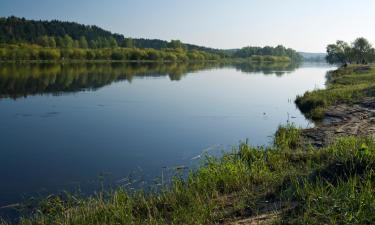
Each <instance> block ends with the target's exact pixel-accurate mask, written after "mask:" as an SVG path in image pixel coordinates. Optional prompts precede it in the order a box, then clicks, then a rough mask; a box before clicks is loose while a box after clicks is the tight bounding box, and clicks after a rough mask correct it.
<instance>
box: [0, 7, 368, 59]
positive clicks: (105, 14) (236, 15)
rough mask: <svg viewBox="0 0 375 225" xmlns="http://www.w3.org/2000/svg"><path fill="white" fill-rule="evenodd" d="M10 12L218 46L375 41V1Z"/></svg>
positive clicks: (318, 48) (314, 46)
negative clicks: (338, 40)
mask: <svg viewBox="0 0 375 225" xmlns="http://www.w3.org/2000/svg"><path fill="white" fill-rule="evenodd" d="M9 15H15V16H20V17H26V18H29V19H48V20H49V19H59V20H68V21H75V22H78V23H84V24H90V25H98V26H100V27H102V28H104V29H107V30H110V31H112V32H116V33H121V34H124V35H125V36H128V37H144V38H159V39H164V40H170V39H180V40H182V41H183V42H187V43H193V44H198V45H204V46H209V47H215V48H238V47H243V46H247V45H253V46H264V45H277V44H283V45H285V46H287V47H292V48H294V49H297V50H300V51H310V52H324V51H325V46H326V45H327V44H328V43H331V42H334V41H335V40H337V39H342V40H345V41H348V42H351V41H352V40H353V39H355V38H356V37H358V36H364V37H367V38H368V39H369V40H370V41H371V42H373V43H375V42H374V41H375V23H374V22H375V1H373V0H133V1H130V0H24V1H21V0H0V16H9Z"/></svg>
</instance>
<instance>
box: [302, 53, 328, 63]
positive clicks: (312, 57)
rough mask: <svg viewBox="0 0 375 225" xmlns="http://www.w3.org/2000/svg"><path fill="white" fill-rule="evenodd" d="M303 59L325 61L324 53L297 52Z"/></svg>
mask: <svg viewBox="0 0 375 225" xmlns="http://www.w3.org/2000/svg"><path fill="white" fill-rule="evenodd" d="M298 53H299V54H300V55H301V56H302V57H303V59H304V60H305V61H325V57H326V55H327V54H326V53H311V52H298Z"/></svg>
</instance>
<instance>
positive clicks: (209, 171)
mask: <svg viewBox="0 0 375 225" xmlns="http://www.w3.org/2000/svg"><path fill="white" fill-rule="evenodd" d="M302 141H303V139H302V137H301V136H300V130H299V129H296V128H295V127H293V126H290V125H287V126H286V127H281V128H280V129H279V131H278V132H277V133H276V135H275V141H274V146H271V147H267V148H265V147H257V148H255V147H251V146H250V145H248V144H247V143H242V144H240V145H239V146H238V147H237V148H235V149H233V151H232V152H231V153H227V154H225V155H224V156H222V157H221V158H214V157H209V156H208V157H207V158H206V159H205V160H204V161H203V164H202V166H201V167H200V168H199V169H197V170H196V171H192V172H190V173H189V175H188V176H187V178H186V179H182V178H174V179H173V181H172V184H171V185H170V186H165V187H163V188H162V190H161V191H158V192H144V191H136V192H129V191H126V190H125V189H118V190H115V191H110V192H107V193H98V194H96V195H94V196H91V197H89V198H80V197H77V196H70V195H67V196H61V195H56V196H49V197H48V198H46V199H45V200H44V201H42V202H40V205H39V206H38V208H37V210H35V211H34V213H33V214H32V216H26V217H23V218H22V219H21V220H20V224H24V225H32V224H38V225H42V224H64V225H65V224H74V225H79V224H91V225H95V224H98V225H99V224H218V223H226V222H230V221H233V220H237V219H239V218H246V217H253V216H256V215H265V217H266V218H267V215H274V216H269V217H268V221H267V220H266V222H269V223H273V224H373V222H374V221H375V215H374V213H373V209H374V207H375V197H374V196H375V195H374V194H375V193H374V192H375V188H374V187H375V180H374V175H375V173H374V166H375V141H374V140H372V139H367V138H354V137H348V138H345V139H339V140H338V141H337V142H336V143H334V144H332V145H330V146H328V147H326V148H322V149H314V148H312V147H305V146H304V145H303V144H302Z"/></svg>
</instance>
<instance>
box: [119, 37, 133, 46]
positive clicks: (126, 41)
mask: <svg viewBox="0 0 375 225" xmlns="http://www.w3.org/2000/svg"><path fill="white" fill-rule="evenodd" d="M122 47H124V48H134V47H135V46H134V41H133V39H132V38H125V39H124V41H123V42H122Z"/></svg>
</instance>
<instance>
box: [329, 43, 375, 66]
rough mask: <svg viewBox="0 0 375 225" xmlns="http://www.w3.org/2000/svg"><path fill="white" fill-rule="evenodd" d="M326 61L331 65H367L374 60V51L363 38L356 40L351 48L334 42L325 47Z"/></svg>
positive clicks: (345, 44)
mask: <svg viewBox="0 0 375 225" xmlns="http://www.w3.org/2000/svg"><path fill="white" fill-rule="evenodd" d="M326 60H327V62H328V63H331V64H346V63H369V62H373V61H374V60H375V49H374V48H373V47H372V46H371V44H370V43H369V42H368V41H367V40H366V39H365V38H357V39H356V40H355V41H354V42H353V43H352V45H351V46H349V45H348V44H347V43H346V42H344V41H336V43H335V44H330V45H328V46H327V56H326Z"/></svg>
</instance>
